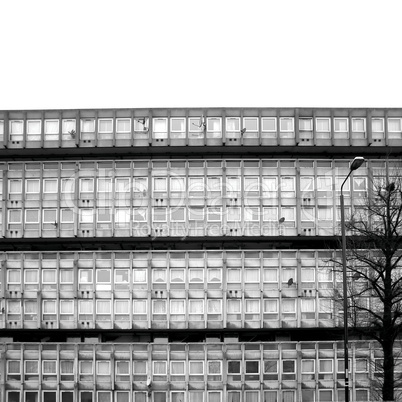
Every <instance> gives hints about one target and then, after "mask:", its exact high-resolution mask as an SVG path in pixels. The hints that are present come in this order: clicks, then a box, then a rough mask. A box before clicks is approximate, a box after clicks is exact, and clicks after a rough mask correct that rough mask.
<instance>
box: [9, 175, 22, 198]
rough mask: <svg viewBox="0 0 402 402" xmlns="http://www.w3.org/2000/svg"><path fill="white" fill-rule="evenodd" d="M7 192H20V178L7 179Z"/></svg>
mask: <svg viewBox="0 0 402 402" xmlns="http://www.w3.org/2000/svg"><path fill="white" fill-rule="evenodd" d="M8 192H9V193H10V194H21V193H22V180H21V179H15V180H9V181H8Z"/></svg>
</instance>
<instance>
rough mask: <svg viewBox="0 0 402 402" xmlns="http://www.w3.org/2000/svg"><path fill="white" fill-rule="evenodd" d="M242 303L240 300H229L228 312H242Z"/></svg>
mask: <svg viewBox="0 0 402 402" xmlns="http://www.w3.org/2000/svg"><path fill="white" fill-rule="evenodd" d="M240 312H241V303H240V300H228V314H240Z"/></svg>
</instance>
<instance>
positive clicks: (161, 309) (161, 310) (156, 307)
mask: <svg viewBox="0 0 402 402" xmlns="http://www.w3.org/2000/svg"><path fill="white" fill-rule="evenodd" d="M152 312H153V314H154V315H161V317H160V319H163V320H166V313H167V309H166V300H152Z"/></svg>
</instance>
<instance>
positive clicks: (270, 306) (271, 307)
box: [264, 299, 278, 313]
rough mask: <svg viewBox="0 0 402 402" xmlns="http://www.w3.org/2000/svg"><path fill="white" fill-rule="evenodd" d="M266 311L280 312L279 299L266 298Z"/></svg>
mask: <svg viewBox="0 0 402 402" xmlns="http://www.w3.org/2000/svg"><path fill="white" fill-rule="evenodd" d="M264 312H265V313H277V312H278V300H276V299H265V300H264Z"/></svg>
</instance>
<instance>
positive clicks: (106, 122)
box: [98, 119, 113, 134]
mask: <svg viewBox="0 0 402 402" xmlns="http://www.w3.org/2000/svg"><path fill="white" fill-rule="evenodd" d="M98 132H99V133H100V134H103V133H112V132H113V119H98Z"/></svg>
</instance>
